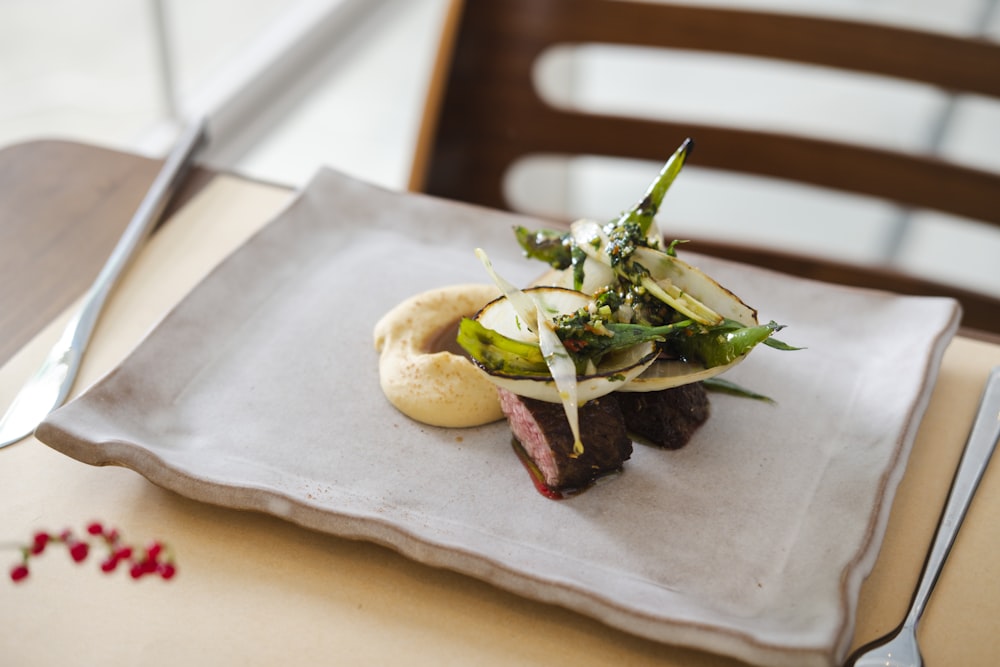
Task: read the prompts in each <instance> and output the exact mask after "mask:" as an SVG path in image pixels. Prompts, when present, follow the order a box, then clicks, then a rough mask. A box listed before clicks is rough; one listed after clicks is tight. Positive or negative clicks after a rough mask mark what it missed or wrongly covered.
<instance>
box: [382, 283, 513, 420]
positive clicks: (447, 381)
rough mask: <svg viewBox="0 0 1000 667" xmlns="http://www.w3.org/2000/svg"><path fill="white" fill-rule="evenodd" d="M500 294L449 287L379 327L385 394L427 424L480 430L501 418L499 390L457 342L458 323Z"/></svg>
mask: <svg viewBox="0 0 1000 667" xmlns="http://www.w3.org/2000/svg"><path fill="white" fill-rule="evenodd" d="M498 296H500V292H499V290H498V289H497V287H496V286H495V285H487V284H478V283H476V284H464V285H450V286H447V287H441V288H437V289H433V290H430V291H428V292H423V293H421V294H417V295H416V296H412V297H410V298H408V299H406V300H405V301H403V302H402V303H400V304H399V305H397V306H396V307H395V308H393V309H392V310H390V311H389V312H388V313H386V314H385V315H384V316H382V319H380V320H379V321H378V323H377V324H376V325H375V331H374V335H375V349H376V350H377V351H378V352H379V353H380V357H379V383H380V385H381V387H382V392H383V393H384V394H385V396H386V398H387V399H388V400H389V402H390V403H392V404H393V405H394V406H395V407H396V409H397V410H399V411H400V412H402V413H403V414H405V415H407V416H408V417H411V418H412V419H415V420H417V421H419V422H422V423H424V424H430V425H432V426H445V427H452V428H455V427H468V426H481V425H483V424H488V423H490V422H494V421H497V420H499V419H502V418H503V412H501V410H500V400H499V398H498V397H497V390H496V386H495V385H494V384H493V383H492V382H491V381H490V380H489V379H488V378H487V377H486V375H485V373H483V372H482V371H480V370H479V369H478V368H477V367H476V366H475V364H473V363H472V361H470V360H469V359H468V358H467V357H466V356H464V355H463V354H462V352H461V349H460V348H459V347H458V345H457V344H456V343H455V342H454V341H455V336H456V335H457V333H458V322H459V320H460V319H461V318H462V317H471V316H473V315H475V314H476V312H478V311H479V309H480V308H482V307H483V306H484V305H486V304H487V303H489V302H490V301H492V300H493V299H495V298H497V297H498Z"/></svg>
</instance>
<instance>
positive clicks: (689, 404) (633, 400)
mask: <svg viewBox="0 0 1000 667" xmlns="http://www.w3.org/2000/svg"><path fill="white" fill-rule="evenodd" d="M615 397H616V398H617V399H618V404H619V405H620V406H621V411H622V414H623V416H624V418H625V425H626V427H627V429H628V432H629V433H631V434H632V435H634V436H636V437H639V438H641V439H642V440H645V441H646V442H648V443H650V444H653V445H656V446H658V447H665V448H667V449H678V448H680V447H683V446H684V445H686V444H687V441H688V440H690V439H691V436H692V435H693V434H694V432H695V431H696V430H697V429H698V427H699V426H701V425H702V424H704V423H705V420H706V419H708V412H709V407H708V394H707V393H706V392H705V388H704V387H703V386H702V385H701V383H700V382H695V383H693V384H686V385H683V386H680V387H674V388H673V389H664V390H663V391H650V392H631V391H619V392H616V393H615Z"/></svg>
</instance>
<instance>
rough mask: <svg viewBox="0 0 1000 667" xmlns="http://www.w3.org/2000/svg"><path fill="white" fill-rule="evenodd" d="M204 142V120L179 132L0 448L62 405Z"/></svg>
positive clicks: (14, 410)
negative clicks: (124, 278) (113, 298)
mask: <svg viewBox="0 0 1000 667" xmlns="http://www.w3.org/2000/svg"><path fill="white" fill-rule="evenodd" d="M204 139H205V121H204V120H198V121H196V122H193V123H191V124H190V125H188V126H187V127H185V128H184V130H183V131H182V132H181V134H180V136H179V137H178V139H177V142H176V144H175V146H174V148H173V149H172V150H171V151H170V154H169V155H168V156H167V159H166V161H165V162H164V163H163V167H162V168H161V169H160V172H159V173H158V174H157V176H156V179H155V180H154V181H153V184H152V185H151V186H150V188H149V192H147V193H146V196H145V197H144V198H143V200H142V202H141V203H140V204H139V208H138V209H137V210H136V212H135V215H134V216H133V217H132V220H131V221H130V222H129V223H128V226H127V227H126V228H125V231H124V232H123V233H122V236H121V238H120V239H119V240H118V243H117V244H116V245H115V248H114V250H113V251H112V253H111V256H110V257H109V258H108V261H107V262H106V263H105V265H104V267H103V268H102V269H101V272H100V273H99V274H98V276H97V279H96V280H95V281H94V284H93V285H91V286H90V289H89V290H87V294H86V295H85V296H84V300H83V305H82V306H81V308H80V310H79V311H78V312H77V313H76V314H75V315H74V316H73V318H72V319H71V320H70V321H69V323H68V324H67V325H66V328H65V329H64V330H63V332H62V335H61V336H60V337H59V340H58V341H56V344H55V345H54V346H53V348H52V350H51V351H50V352H49V354H48V356H47V357H46V358H45V361H44V362H43V363H42V366H41V368H39V369H38V371H37V372H36V373H35V374H34V375H33V376H32V377H31V379H29V380H28V382H27V383H25V385H24V387H22V388H21V391H20V392H18V394H17V396H15V397H14V401H13V403H11V405H10V407H9V408H8V409H7V412H6V413H4V416H3V419H0V448H3V447H6V446H7V445H10V444H13V443H15V442H18V441H19V440H22V439H23V438H25V437H27V436H28V435H30V434H31V433H32V432H34V430H35V427H36V426H38V424H39V423H41V421H42V420H43V419H45V417H46V415H48V414H49V412H51V411H52V410H53V409H55V408H57V407H58V406H59V405H60V404H61V403H62V402H63V401H64V400H66V396H67V395H68V394H69V390H70V388H71V387H72V386H73V382H74V380H75V379H76V374H77V371H78V370H79V368H80V360H81V359H82V358H83V352H84V350H85V349H86V347H87V344H88V342H89V341H90V335H91V333H93V331H94V326H95V325H96V324H97V319H98V317H99V316H100V314H101V310H102V309H103V308H104V302H105V301H106V300H107V298H108V295H109V294H110V293H111V289H112V288H113V287H114V286H115V284H116V283H117V282H118V278H119V277H120V276H121V274H122V272H123V271H124V270H125V268H126V267H127V266H128V264H129V261H130V260H131V259H132V256H133V255H134V254H135V251H136V250H137V249H138V248H139V246H140V245H141V244H142V242H143V241H144V240H145V239H146V237H147V236H148V235H149V232H150V231H151V230H152V229H153V225H154V224H155V223H156V221H157V220H158V219H159V217H160V214H162V213H163V209H164V208H165V207H166V204H167V202H168V201H169V200H170V198H171V197H172V196H173V194H174V193H175V191H176V190H177V188H178V186H179V185H180V182H181V179H182V178H183V177H184V174H185V173H186V172H187V169H188V167H189V166H190V164H191V159H192V157H193V155H194V152H195V150H196V149H197V148H198V147H199V146H200V145H201V143H202V142H203V141H204Z"/></svg>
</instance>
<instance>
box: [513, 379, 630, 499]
mask: <svg viewBox="0 0 1000 667" xmlns="http://www.w3.org/2000/svg"><path fill="white" fill-rule="evenodd" d="M499 391H500V406H501V408H502V409H503V412H504V414H505V415H506V416H507V421H508V423H509V424H510V429H511V432H512V433H513V434H514V437H515V438H517V440H518V442H519V443H520V444H521V447H522V448H523V449H524V450H525V453H526V454H527V455H528V456H529V457H530V458H531V460H532V461H533V462H534V463H535V465H536V466H537V467H538V469H539V471H540V472H541V474H542V477H543V480H544V482H545V484H546V485H547V486H548V487H549V488H551V489H553V490H557V491H563V490H570V489H580V488H583V487H586V486H587V485H589V484H591V483H592V482H593V481H594V480H595V479H597V478H598V477H600V476H601V475H604V474H607V473H609V472H614V471H616V470H619V469H621V467H622V464H623V463H624V462H625V461H627V460H628V458H629V457H630V456H631V455H632V439H631V438H630V437H629V436H628V433H627V431H626V429H625V420H624V418H623V416H622V412H621V408H620V407H619V406H618V402H617V401H616V400H615V399H614V397H613V396H605V397H602V398H597V399H594V400H591V401H588V402H587V403H586V404H584V405H583V406H581V407H580V409H579V417H580V432H581V433H583V434H585V435H584V438H583V441H584V450H583V453H582V454H580V455H579V456H577V457H574V456H573V434H572V432H571V431H570V428H569V423H568V422H567V420H566V413H565V412H564V410H563V407H562V405H561V404H558V403H547V402H545V401H538V400H535V399H531V398H525V397H523V396H517V395H516V394H513V393H511V392H509V391H506V390H504V389H500V390H499Z"/></svg>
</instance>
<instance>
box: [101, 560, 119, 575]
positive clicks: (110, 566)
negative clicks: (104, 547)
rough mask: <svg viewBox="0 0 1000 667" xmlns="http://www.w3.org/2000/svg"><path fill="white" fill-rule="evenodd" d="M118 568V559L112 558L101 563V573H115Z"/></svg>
mask: <svg viewBox="0 0 1000 667" xmlns="http://www.w3.org/2000/svg"><path fill="white" fill-rule="evenodd" d="M117 567H118V559H117V558H115V557H114V556H111V557H110V558H108V559H107V560H104V561H101V572H114V571H115V568H117Z"/></svg>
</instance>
